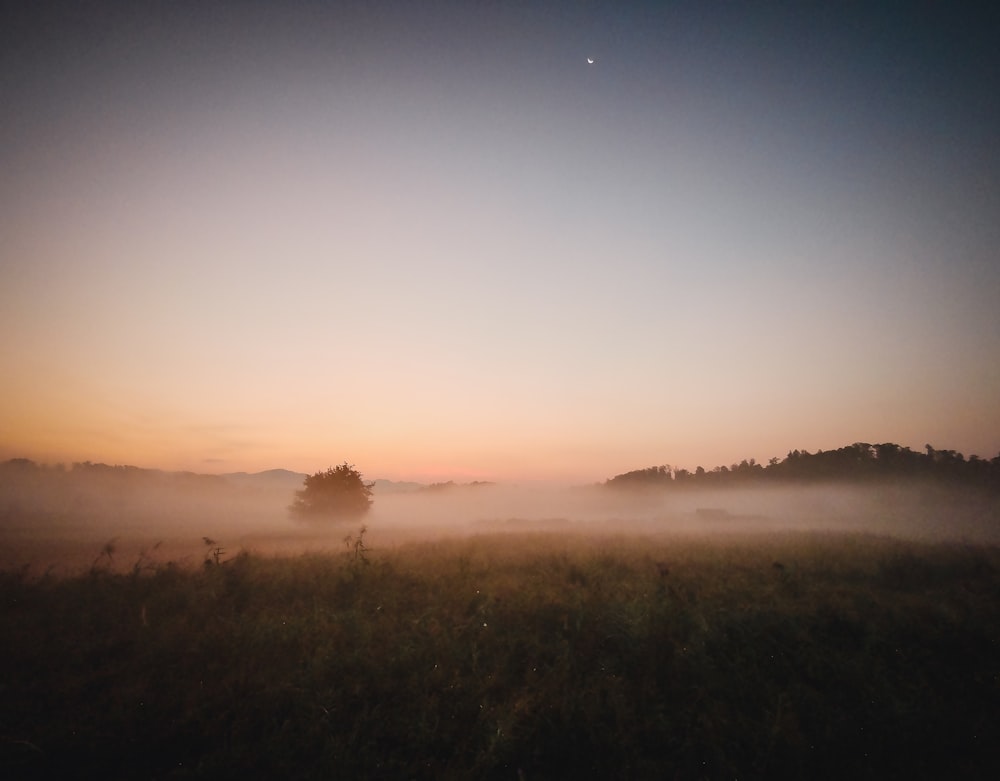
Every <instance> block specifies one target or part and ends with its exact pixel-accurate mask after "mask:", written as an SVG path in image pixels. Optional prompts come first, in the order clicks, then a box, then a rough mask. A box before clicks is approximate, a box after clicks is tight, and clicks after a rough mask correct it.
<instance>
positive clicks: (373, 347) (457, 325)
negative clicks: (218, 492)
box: [0, 0, 1000, 482]
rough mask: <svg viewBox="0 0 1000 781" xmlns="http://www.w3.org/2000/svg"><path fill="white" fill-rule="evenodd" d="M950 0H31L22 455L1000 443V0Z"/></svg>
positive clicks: (13, 161) (15, 69)
mask: <svg viewBox="0 0 1000 781" xmlns="http://www.w3.org/2000/svg"><path fill="white" fill-rule="evenodd" d="M923 5H924V4H918V3H910V2H897V3H887V2H881V1H880V0H873V2H865V3H843V4H841V3H835V4H829V3H823V4H818V3H817V4H815V7H813V6H810V4H807V3H782V2H776V3H767V4H753V3H722V2H711V1H710V0H709V1H708V2H677V3H669V2H661V3H604V2H548V3H545V2H538V3H527V2H454V3H452V2H426V3H412V2H378V0H373V1H372V2H363V3H362V2H358V3H352V2H339V3H332V2H322V1H321V0H309V1H307V0H289V2H284V3H265V2H253V1H248V2H220V1H219V0H204V2H186V1H185V0H180V1H179V2H158V3H149V2H136V3H124V2H123V3H109V2H103V3H99V2H88V1H87V0H83V1H82V2H64V3H55V2H44V0H43V1H42V2H37V3H20V4H18V3H5V4H3V6H2V9H3V10H2V11H0V13H2V17H0V30H2V31H0V106H3V110H2V111H0V458H9V457H28V458H33V459H36V460H39V461H43V462H49V463H54V462H71V461H81V460H92V461H102V462H107V463H127V464H135V465H139V466H147V467H159V468H166V469H186V470H193V471H198V472H220V473H221V472H231V471H258V470H264V469H270V468H279V467H280V468H288V469H295V470H298V471H305V472H311V471H316V470H319V469H324V468H326V467H327V466H329V465H331V464H338V463H341V462H343V461H347V462H349V463H352V464H355V465H356V466H357V467H358V468H359V470H360V471H362V472H363V473H364V474H365V475H366V476H367V477H371V478H375V477H379V478H387V479H397V480H448V479H456V480H473V479H486V480H501V481H535V480H538V481H563V482H590V481H598V480H604V479H606V478H608V477H611V476H613V475H615V474H618V473H621V472H625V471H629V470H631V469H637V468H642V467H646V466H649V465H654V464H664V463H669V464H673V465H675V466H679V467H684V468H688V469H694V468H695V467H696V466H699V465H701V466H704V467H706V468H711V467H713V466H716V465H720V464H730V463H733V462H736V461H739V460H742V459H743V458H751V457H752V458H756V459H757V460H758V461H762V462H763V461H766V460H767V459H768V458H771V457H773V456H777V457H784V456H785V455H786V454H787V452H788V451H789V450H792V449H796V448H797V449H807V450H810V451H815V450H818V449H831V448H836V447H840V446H842V445H846V444H850V443H852V442H856V441H865V442H873V443H875V442H896V443H899V444H901V445H904V446H908V447H913V448H914V449H922V448H923V446H924V444H925V443H930V444H933V445H934V446H935V447H936V448H939V449H941V448H944V449H955V450H959V451H962V452H964V453H965V454H967V455H971V454H977V455H980V456H983V457H993V456H995V455H997V454H998V453H1000V403H998V402H1000V360H998V359H1000V250H998V247H1000V45H998V43H997V36H998V34H1000V11H998V10H989V9H984V8H980V7H978V6H977V5H972V4H969V5H963V4H962V3H957V4H936V5H937V7H936V8H932V9H925V8H923V7H922V6H923ZM928 5H929V4H928ZM765 9H766V10H765ZM588 58H589V59H592V60H594V62H593V63H592V64H591V63H588Z"/></svg>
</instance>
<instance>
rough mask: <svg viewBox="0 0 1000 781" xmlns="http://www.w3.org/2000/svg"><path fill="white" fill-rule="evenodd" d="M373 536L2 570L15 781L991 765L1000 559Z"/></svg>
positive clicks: (856, 549)
mask: <svg viewBox="0 0 1000 781" xmlns="http://www.w3.org/2000/svg"><path fill="white" fill-rule="evenodd" d="M359 537H360V538H361V539H363V535H359ZM359 537H352V538H351V541H350V548H349V551H348V553H347V554H344V555H332V554H328V555H322V556H320V555H307V556H301V557H297V558H265V557H260V556H254V555H248V554H246V553H242V554H239V555H236V556H235V557H232V558H230V559H229V560H228V561H227V560H221V561H220V560H219V557H211V558H209V559H208V561H209V564H207V565H206V566H204V567H201V568H193V567H191V568H182V567H179V566H176V565H171V564H160V565H158V566H155V567H154V566H150V564H149V560H148V557H147V558H146V559H144V560H143V566H142V567H134V568H133V569H132V570H131V571H127V572H122V573H116V572H114V571H111V570H110V569H109V568H103V567H100V566H95V567H93V568H91V570H90V571H89V572H87V573H84V574H81V575H78V576H75V577H70V578H54V577H42V578H31V577H29V576H27V575H26V574H24V573H17V572H8V573H4V574H2V576H0V625H2V627H3V637H2V640H0V670H2V673H0V675H2V678H0V682H2V683H0V686H2V702H3V705H2V710H0V741H2V742H0V772H2V774H3V775H4V777H7V778H17V777H24V778H42V777H64V778H65V777H88V778H102V779H106V778H139V777H141V778H178V779H183V778H213V779H218V778H237V777H240V778H245V777H248V776H251V777H257V778H262V777H288V778H332V777H336V778H435V779H438V778H486V779H490V778H498V779H500V778H526V779H538V778H570V777H573V778H580V777H587V778H741V779H742V778H806V777H809V778H844V777H855V778H858V777H860V778H880V779H881V778H896V777H899V778H902V777H906V778H942V777H951V778H956V777H964V778H993V777H1000V776H998V771H1000V754H998V752H997V749H996V746H997V738H998V737H1000V677H998V676H1000V642H998V641H1000V552H998V551H997V550H996V549H994V548H979V547H968V546H960V545H934V546H930V545H920V544H916V543H903V542H899V541H895V540H892V539H882V538H873V537H865V536H844V535H841V536H836V535H784V536H775V537H772V538H762V537H737V536H733V537H717V538H714V539H713V540H711V541H708V540H695V539H691V538H687V539H670V538H644V539H640V538H625V537H622V538H585V537H572V536H570V537H565V536H555V535H549V536H546V535H519V536H499V535H498V536H483V537H476V538H471V539H467V540H451V541H445V542H439V543H435V544H434V545H429V544H428V545H411V546H406V547H403V548H400V549H397V550H391V551H379V550H374V551H372V550H370V549H368V548H366V547H365V546H364V545H363V544H361V545H358V544H357V542H358V539H359ZM114 555H115V556H117V557H119V558H121V557H122V556H123V555H124V552H123V551H121V550H118V551H115V552H114Z"/></svg>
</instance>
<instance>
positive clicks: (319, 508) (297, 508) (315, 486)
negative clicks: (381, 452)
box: [288, 461, 374, 521]
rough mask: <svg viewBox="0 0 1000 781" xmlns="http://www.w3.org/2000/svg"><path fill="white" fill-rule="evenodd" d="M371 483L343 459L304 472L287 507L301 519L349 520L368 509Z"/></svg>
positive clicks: (370, 501) (370, 502)
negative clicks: (304, 476)
mask: <svg viewBox="0 0 1000 781" xmlns="http://www.w3.org/2000/svg"><path fill="white" fill-rule="evenodd" d="M373 485H374V483H366V482H365V481H364V480H363V479H362V477H361V473H360V472H359V471H358V470H357V469H355V468H354V465H353V464H348V463H347V462H346V461H345V462H344V463H343V464H341V465H340V466H336V467H330V468H329V469H327V470H326V471H325V472H317V473H316V474H314V475H308V476H307V477H306V479H305V483H304V487H303V488H302V489H301V490H299V491H296V492H295V501H294V502H292V505H291V507H289V508H288V509H289V510H290V511H291V513H292V515H293V516H295V517H296V518H300V519H302V520H334V521H336V520H351V519H353V518H358V517H360V516H362V515H364V514H365V513H366V512H368V509H369V508H370V507H371V504H372V499H371V495H372V486H373Z"/></svg>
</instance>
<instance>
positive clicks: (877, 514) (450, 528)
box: [0, 462, 1000, 570]
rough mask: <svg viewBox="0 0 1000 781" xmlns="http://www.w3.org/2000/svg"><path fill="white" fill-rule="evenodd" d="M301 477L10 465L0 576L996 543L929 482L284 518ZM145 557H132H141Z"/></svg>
mask: <svg viewBox="0 0 1000 781" xmlns="http://www.w3.org/2000/svg"><path fill="white" fill-rule="evenodd" d="M304 477H305V475H302V474H297V473H294V472H288V471H285V470H272V471H270V472H262V473H258V474H233V475H195V474H190V473H168V472H158V471H153V470H142V469H136V468H132V467H108V466H104V465H78V466H77V467H75V468H73V469H69V470H66V469H62V468H41V467H37V466H36V465H33V464H30V463H29V464H21V465H20V466H18V465H17V464H16V463H15V462H9V463H8V464H6V465H5V468H4V469H3V470H2V478H0V537H2V542H3V545H2V548H3V551H4V553H3V554H2V557H0V566H3V567H8V568H9V567H16V566H24V565H31V566H33V567H42V568H44V567H48V566H55V567H57V568H66V569H67V570H74V569H79V568H80V567H83V566H87V565H89V564H90V563H91V562H92V561H93V559H94V558H95V557H96V556H97V555H98V554H99V553H100V551H101V550H102V547H103V546H104V545H105V544H108V543H109V542H112V544H113V546H114V550H115V551H116V553H115V556H116V558H117V563H118V564H119V565H122V566H127V565H130V564H131V563H132V562H134V561H135V560H136V559H137V557H139V556H140V555H152V554H151V553H150V551H151V550H152V546H154V545H157V546H158V547H157V548H156V549H155V555H156V557H158V559H159V560H161V561H165V560H177V561H179V562H181V563H184V562H187V563H194V564H198V563H199V562H200V561H201V559H202V557H203V556H204V555H205V554H206V543H205V542H204V538H208V539H210V540H213V541H215V543H216V544H217V546H218V547H222V548H223V549H224V551H225V554H224V555H225V556H233V555H235V554H237V553H238V552H240V551H250V552H255V553H261V554H296V553H301V552H306V551H339V550H343V549H344V548H343V546H344V538H345V536H347V535H350V534H356V533H357V532H358V530H359V529H360V527H361V526H362V525H364V527H365V528H366V534H367V535H368V536H367V539H368V541H369V544H370V545H371V546H372V547H373V548H375V549H377V548H380V547H381V548H384V549H385V548H393V547H397V546H399V545H404V544H407V543H417V542H423V541H428V540H435V539H441V538H444V537H456V536H470V535H477V534H507V533H532V532H546V533H555V534H557V535H558V534H564V535H580V534H590V535H600V536H608V535H640V536H643V535H645V536H649V535H654V536H661V535H666V536H669V535H685V536H690V535H719V534H732V533H752V534H772V533H778V532H789V531H840V532H861V533H869V534H875V535H891V536H895V537H900V538H906V539H919V540H952V541H955V540H959V541H968V542H977V543H997V542H1000V500H998V497H997V495H996V493H995V492H989V491H987V490H984V489H979V488H977V487H969V486H954V485H948V484H941V483H937V482H933V481H919V480H908V481H886V482H878V483H874V484H872V483H858V484H844V483H842V482H841V483H817V484H792V483H789V484H773V485H772V484H768V485H752V486H749V487H739V486H725V487H720V488H715V489H705V488H700V487H685V488H683V489H672V490H665V489H662V488H656V487H630V488H620V487H611V486H609V485H606V484H595V485H588V486H565V485H554V484H543V483H538V484H530V483H529V484H521V485H517V484H510V485H507V484H493V483H476V484H464V485H463V484H452V483H448V484H435V485H432V486H424V485H419V484H412V483H406V484H404V483H393V482H390V481H385V480H377V481H375V484H374V485H375V487H374V493H373V500H374V501H373V504H372V506H371V509H370V511H369V512H368V513H367V515H365V516H364V517H363V518H360V519H356V520H351V521H331V520H326V519H323V520H317V521H306V522H304V521H301V520H297V519H295V518H293V517H292V516H291V515H290V513H289V510H288V508H289V505H290V504H291V502H292V499H293V498H294V495H295V492H296V490H298V489H300V488H301V487H302V481H303V479H304ZM143 552H145V553H143Z"/></svg>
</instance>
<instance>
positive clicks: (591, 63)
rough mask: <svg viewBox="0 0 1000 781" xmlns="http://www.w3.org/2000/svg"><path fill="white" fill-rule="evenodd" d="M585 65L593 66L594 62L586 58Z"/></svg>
mask: <svg viewBox="0 0 1000 781" xmlns="http://www.w3.org/2000/svg"><path fill="white" fill-rule="evenodd" d="M587 64H588V65H593V64H594V61H593V60H592V59H590V57H588V58H587Z"/></svg>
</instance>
